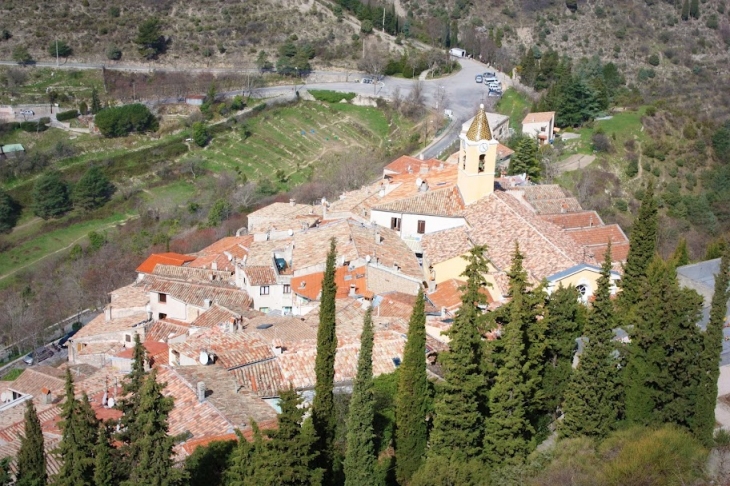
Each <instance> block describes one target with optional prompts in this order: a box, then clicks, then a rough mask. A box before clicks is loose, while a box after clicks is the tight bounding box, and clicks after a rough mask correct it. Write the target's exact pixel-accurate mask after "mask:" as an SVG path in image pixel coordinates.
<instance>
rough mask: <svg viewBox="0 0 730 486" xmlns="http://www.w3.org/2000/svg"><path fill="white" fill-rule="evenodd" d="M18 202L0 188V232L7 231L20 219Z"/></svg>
mask: <svg viewBox="0 0 730 486" xmlns="http://www.w3.org/2000/svg"><path fill="white" fill-rule="evenodd" d="M20 211H21V207H20V204H18V203H17V201H15V200H14V199H13V198H12V197H10V195H8V193H7V192H5V191H3V190H2V189H0V234H1V233H9V232H10V231H11V230H12V229H13V228H15V225H16V224H17V223H18V219H20Z"/></svg>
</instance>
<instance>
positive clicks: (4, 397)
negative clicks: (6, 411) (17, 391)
mask: <svg viewBox="0 0 730 486" xmlns="http://www.w3.org/2000/svg"><path fill="white" fill-rule="evenodd" d="M0 401H2V402H3V403H6V402H9V401H10V400H8V392H2V393H0Z"/></svg>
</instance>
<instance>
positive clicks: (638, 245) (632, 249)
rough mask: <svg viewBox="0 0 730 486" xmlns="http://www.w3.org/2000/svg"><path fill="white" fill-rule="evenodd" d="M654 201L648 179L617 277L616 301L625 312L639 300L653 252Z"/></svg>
mask: <svg viewBox="0 0 730 486" xmlns="http://www.w3.org/2000/svg"><path fill="white" fill-rule="evenodd" d="M657 226H658V223H657V202H656V199H655V198H654V184H653V183H652V182H651V181H650V182H649V184H648V185H647V187H646V191H645V192H644V197H643V198H642V199H641V206H640V207H639V215H638V216H637V217H636V220H635V221H634V227H633V228H632V230H631V235H630V237H629V254H628V256H627V257H626V264H625V265H624V274H623V276H622V277H621V293H620V294H619V296H618V302H619V305H620V307H621V309H622V311H623V312H624V313H627V312H628V311H629V310H630V309H631V307H633V306H634V305H635V304H636V303H637V302H638V301H639V289H640V288H641V287H642V285H643V283H642V282H643V280H644V278H645V277H646V270H647V268H649V263H650V262H651V260H652V258H654V254H655V253H656V238H657Z"/></svg>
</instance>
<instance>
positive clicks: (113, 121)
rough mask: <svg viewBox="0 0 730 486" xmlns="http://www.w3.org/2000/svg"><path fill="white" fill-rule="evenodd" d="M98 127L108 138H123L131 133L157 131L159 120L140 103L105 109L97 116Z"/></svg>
mask: <svg viewBox="0 0 730 486" xmlns="http://www.w3.org/2000/svg"><path fill="white" fill-rule="evenodd" d="M95 123H96V127H97V128H98V129H99V131H100V132H101V133H102V135H104V136H106V137H123V136H124V135H127V134H128V133H129V132H133V131H134V132H146V131H155V130H157V129H158V128H159V123H158V122H157V118H155V116H154V115H153V114H152V113H151V112H150V110H149V109H148V108H147V107H146V106H144V105H142V104H139V103H135V104H132V105H124V106H119V107H115V108H104V109H103V110H101V111H100V112H99V113H97V114H96V118H95Z"/></svg>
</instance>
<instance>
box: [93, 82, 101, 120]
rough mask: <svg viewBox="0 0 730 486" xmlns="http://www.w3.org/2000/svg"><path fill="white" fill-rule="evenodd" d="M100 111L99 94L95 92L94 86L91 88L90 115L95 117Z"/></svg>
mask: <svg viewBox="0 0 730 486" xmlns="http://www.w3.org/2000/svg"><path fill="white" fill-rule="evenodd" d="M100 111H101V101H100V100H99V93H98V92H97V91H96V86H94V87H93V88H91V113H92V114H94V115H96V114H97V113H99V112H100Z"/></svg>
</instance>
